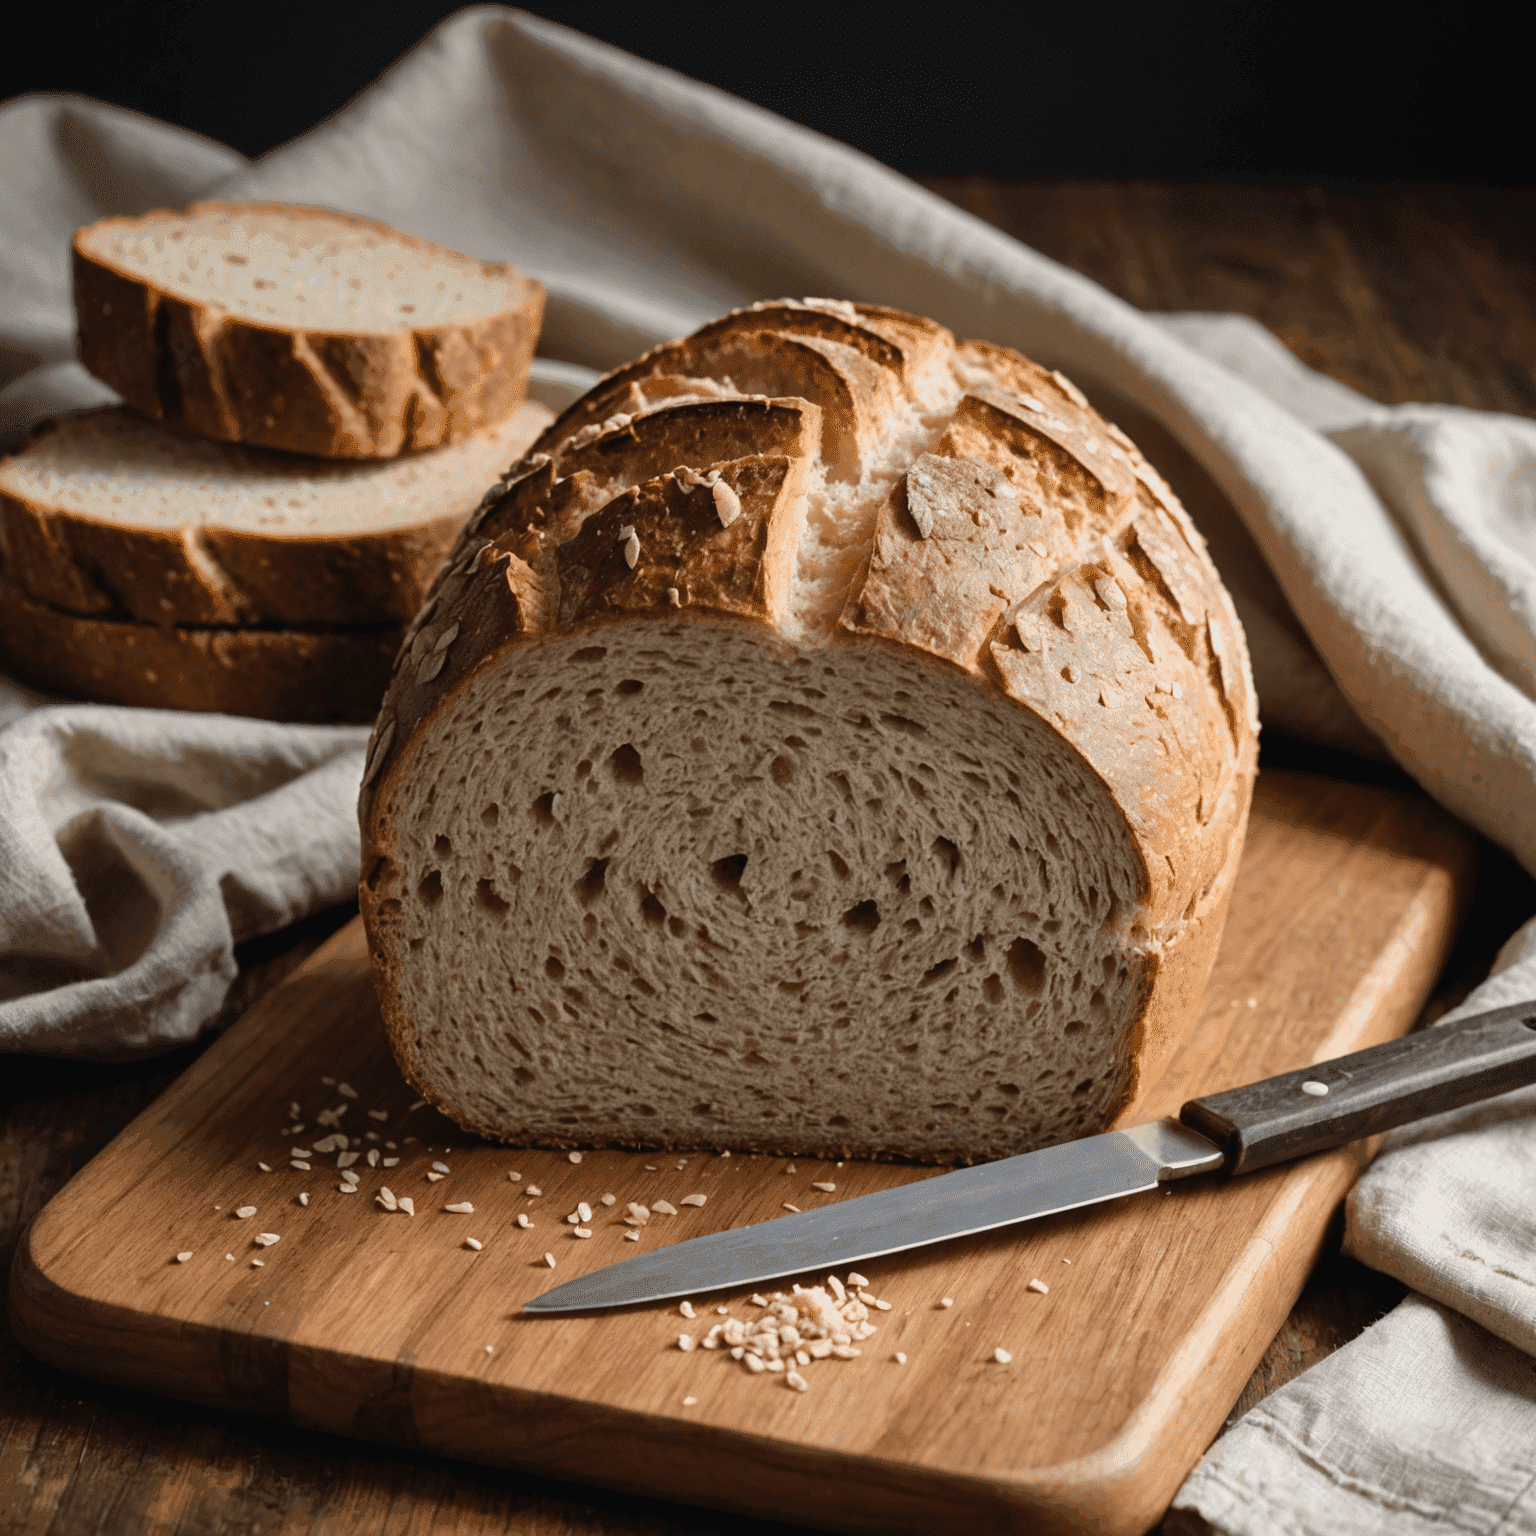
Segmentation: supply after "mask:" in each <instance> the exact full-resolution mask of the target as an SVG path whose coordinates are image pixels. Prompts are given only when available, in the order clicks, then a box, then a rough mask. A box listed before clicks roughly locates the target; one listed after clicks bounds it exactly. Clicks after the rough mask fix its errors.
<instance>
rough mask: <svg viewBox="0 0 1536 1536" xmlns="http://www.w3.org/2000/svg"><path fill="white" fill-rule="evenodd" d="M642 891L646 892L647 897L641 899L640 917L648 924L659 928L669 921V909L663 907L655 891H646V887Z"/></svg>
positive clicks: (642, 887)
mask: <svg viewBox="0 0 1536 1536" xmlns="http://www.w3.org/2000/svg"><path fill="white" fill-rule="evenodd" d="M640 889H641V890H643V891H645V895H643V896H642V897H641V898H640V915H641V917H643V918H644V919H645V920H646V922H648V923H653V924H655V926H656V927H658V928H659V927H660V926H661V925H662V924H663V923H664V922H666V920H667V909H666V908H665V907H664V906H662V904H661V902H660V900H659V899H658V898H657V895H656V892H655V891H649V890H645V887H644V886H641V887H640Z"/></svg>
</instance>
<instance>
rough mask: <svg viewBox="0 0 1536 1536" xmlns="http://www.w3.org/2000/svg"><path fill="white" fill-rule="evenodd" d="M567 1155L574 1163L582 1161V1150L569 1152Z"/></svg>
mask: <svg viewBox="0 0 1536 1536" xmlns="http://www.w3.org/2000/svg"><path fill="white" fill-rule="evenodd" d="M565 1155H566V1157H567V1159H568V1160H569V1161H571V1162H573V1163H579V1162H580V1161H581V1153H580V1152H567V1153H566V1154H565Z"/></svg>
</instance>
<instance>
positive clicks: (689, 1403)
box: [683, 1397, 698, 1408]
mask: <svg viewBox="0 0 1536 1536" xmlns="http://www.w3.org/2000/svg"><path fill="white" fill-rule="evenodd" d="M696 1402H698V1398H696V1397H685V1398H684V1399H683V1407H684V1408H692V1407H693V1405H694V1404H695V1403H696Z"/></svg>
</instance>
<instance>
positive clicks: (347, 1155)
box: [336, 1152, 363, 1168]
mask: <svg viewBox="0 0 1536 1536" xmlns="http://www.w3.org/2000/svg"><path fill="white" fill-rule="evenodd" d="M362 1155H363V1154H362V1153H361V1152H342V1153H340V1154H338V1156H337V1158H336V1166H337V1167H338V1168H350V1167H351V1166H352V1164H353V1163H355V1162H356V1161H357V1160H358V1158H360V1157H361V1156H362Z"/></svg>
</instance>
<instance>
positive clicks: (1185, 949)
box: [360, 301, 1257, 1161]
mask: <svg viewBox="0 0 1536 1536" xmlns="http://www.w3.org/2000/svg"><path fill="white" fill-rule="evenodd" d="M828 316H830V317H831V319H832V320H833V321H835V322H836V324H835V325H831V324H829V323H828V322H827V317H828ZM808 336H809V337H812V338H814V339H816V340H817V341H818V342H819V343H822V344H824V347H825V350H821V351H819V352H818V355H819V356H820V357H821V358H822V359H823V360H825V361H827V362H828V364H829V366H830V368H831V370H832V371H833V372H835V373H836V374H838V375H839V376H840V377H841V378H842V379H843V380H844V382H845V383H846V385H847V389H846V391H842V392H839V391H838V390H836V389H832V388H830V387H827V379H828V373H827V371H826V370H823V369H822V368H820V367H819V366H817V367H806V366H805V365H804V355H803V353H801V352H799V351H797V350H796V348H795V347H794V346H792V345H789V343H791V342H798V341H801V340H804V339H805V338H807V337H808ZM743 359H745V360H746V361H742V360H743ZM708 367H717V368H718V369H719V370H720V371H719V372H713V373H711V372H703V373H701V374H699V375H697V376H693V377H691V378H690V376H689V375H687V374H686V373H685V372H681V371H680V370H686V369H690V368H697V369H705V368H708ZM870 369H875V370H877V371H878V375H879V376H878V378H877V377H876V376H875V375H874V374H872V373H871V372H870V371H869V370H870ZM727 370H734V371H727ZM743 379H747V380H749V381H750V382H749V385H748V386H743V385H742V380H743ZM747 387H750V389H751V390H753V391H754V393H753V394H752V395H750V396H748V395H747V394H746V393H745V389H746V388H747ZM829 417H830V418H835V423H836V424H835V429H834V430H831V431H829V430H828V429H827V421H828V418H829ZM538 449H539V451H537V452H534V453H532V454H530V455H529V457H528V458H526V459H525V460H524V461H523V462H522V463H521V464H520V465H519V466H517V467H516V469H515V470H514V471H513V472H512V473H511V474H510V475H509V476H507V478H506V479H505V480H504V481H503V482H502V484H501V486H500V487H499V488H498V490H497V491H496V492H495V493H494V494H493V495H491V496H490V497H488V498H487V501H486V503H485V505H484V506H483V507H482V508H481V509H480V511H479V512H477V513H476V515H475V517H474V518H473V519H471V521H470V523H469V524H467V525H466V529H465V532H464V535H463V537H462V538H461V539H460V541H459V545H458V547H457V549H456V551H455V553H454V555H453V557H451V559H450V561H449V563H448V565H447V566H445V568H444V571H443V573H442V575H441V576H440V578H439V581H438V583H437V584H436V587H435V589H434V592H433V594H432V596H431V597H430V598H429V599H428V601H427V603H426V605H425V606H424V608H423V610H422V612H421V613H420V614H419V615H418V616H417V618H416V620H415V621H413V624H412V626H411V629H410V632H409V634H408V643H407V644H406V646H405V647H404V648H403V650H402V653H401V656H400V659H399V662H398V664H397V667H396V671H395V676H394V678H393V680H392V682H391V684H390V689H389V692H388V694H387V696H386V698H385V701H384V705H383V708H382V711H381V713H380V717H379V722H378V726H377V729H376V731H375V734H374V738H373V741H372V744H371V746H370V751H369V759H368V765H367V768H366V769H365V774H364V786H363V792H362V798H361V802H360V816H361V823H362V831H363V847H364V859H363V879H362V887H361V901H362V909H363V914H364V917H365V920H366V923H367V927H368V933H369V941H370V947H371V952H372V956H373V961H374V966H375V972H376V979H377V985H378V995H379V999H380V1003H381V1006H382V1008H383V1012H384V1017H385V1020H386V1022H387V1025H388V1028H389V1031H390V1035H391V1039H392V1041H393V1044H394V1048H395V1052H396V1054H397V1056H398V1058H399V1060H400V1063H401V1065H402V1067H403V1069H404V1071H405V1073H406V1075H407V1076H408V1077H409V1078H410V1079H411V1081H412V1082H414V1083H415V1084H416V1085H417V1086H418V1087H419V1088H420V1090H421V1091H422V1092H423V1093H425V1094H426V1095H427V1097H429V1098H430V1099H431V1100H432V1101H433V1102H435V1103H436V1104H438V1105H439V1106H440V1107H442V1108H443V1109H444V1110H446V1111H447V1112H448V1113H449V1114H451V1115H453V1116H454V1117H455V1118H456V1119H457V1120H458V1121H459V1122H460V1123H461V1124H462V1125H464V1126H465V1127H466V1128H469V1129H471V1130H474V1131H477V1132H480V1133H483V1134H487V1135H491V1136H497V1137H502V1138H505V1139H507V1140H512V1141H528V1142H535V1143H539V1144H545V1145H555V1146H565V1145H578V1144H585V1145H592V1144H615V1145H627V1146H651V1147H673V1148H692V1147H714V1148H726V1147H730V1148H746V1149H765V1150H776V1151H783V1152H788V1153H801V1154H807V1155H813V1154H828V1153H836V1154H837V1155H842V1156H846V1155H853V1156H861V1157H865V1156H867V1157H885V1156H901V1157H907V1158H915V1159H920V1160H926V1161H943V1160H948V1159H955V1158H962V1159H964V1158H985V1157H1000V1156H1005V1155H1008V1154H1011V1153H1016V1152H1021V1151H1025V1150H1027V1149H1029V1148H1031V1147H1036V1146H1040V1145H1043V1144H1046V1143H1050V1142H1056V1141H1060V1140H1063V1139H1066V1138H1069V1137H1073V1136H1077V1135H1081V1134H1084V1133H1086V1132H1092V1131H1097V1130H1102V1129H1104V1128H1105V1127H1106V1126H1108V1125H1110V1124H1112V1123H1113V1122H1115V1121H1116V1120H1117V1118H1121V1117H1124V1116H1125V1115H1127V1114H1129V1113H1131V1112H1132V1108H1133V1106H1134V1105H1135V1103H1136V1100H1137V1098H1138V1096H1139V1095H1140V1094H1141V1093H1142V1091H1143V1090H1144V1089H1145V1087H1147V1086H1148V1085H1149V1084H1150V1083H1151V1082H1152V1081H1154V1080H1155V1078H1156V1076H1157V1074H1158V1072H1159V1071H1160V1069H1161V1067H1162V1065H1163V1064H1164V1063H1165V1062H1166V1060H1167V1058H1168V1056H1169V1054H1170V1053H1171V1051H1172V1050H1173V1048H1174V1047H1175V1045H1176V1044H1177V1043H1178V1041H1179V1038H1180V1035H1181V1032H1182V1029H1183V1026H1184V1024H1185V1022H1186V1021H1187V1020H1188V1018H1189V1017H1190V1014H1191V1011H1192V1009H1193V1008H1194V1006H1195V1004H1196V1002H1197V1001H1198V999H1199V996H1200V993H1201V990H1202V989H1203V987H1204V985H1205V981H1206V978H1207V976H1208V974H1209V972H1210V969H1211V965H1212V963H1213V960H1214V957H1215V953H1216V947H1217V943H1218V940H1219V938H1220V934H1221V928H1222V923H1223V920H1224V915H1225V911H1226V906H1227V900H1228V897H1229V895H1230V892H1231V889H1232V882H1233V877H1234V874H1235V871H1236V869H1237V864H1238V859H1239V856H1240V852H1241V848H1242V841H1243V832H1244V828H1245V825H1246V819H1247V813H1248V805H1249V799H1250V795H1251V790H1252V782H1253V776H1254V772H1255V764H1256V757H1257V721H1256V718H1255V714H1254V694H1253V687H1252V682H1251V679H1250V676H1249V672H1248V664H1247V654H1246V648H1245V644H1244V639H1243V634H1242V630H1241V627H1240V626H1239V624H1238V622H1237V618H1236V615H1235V613H1234V611H1233V608H1232V605H1231V602H1230V600H1229V599H1228V597H1227V594H1226V593H1225V592H1224V591H1223V589H1222V587H1221V584H1220V581H1219V579H1218V577H1217V574H1216V571H1215V568H1214V567H1213V566H1212V564H1211V562H1210V560H1209V558H1208V556H1207V555H1206V553H1205V549H1204V545H1203V543H1202V541H1201V539H1200V537H1199V535H1198V534H1197V533H1196V531H1195V530H1194V528H1193V527H1192V525H1191V524H1190V522H1189V520H1188V518H1187V517H1186V515H1185V514H1184V512H1183V510H1182V509H1181V508H1180V507H1179V505H1178V503H1177V501H1176V500H1175V499H1174V497H1173V495H1172V494H1171V492H1170V491H1169V490H1168V488H1167V486H1166V485H1164V484H1163V482H1162V481H1161V479H1160V478H1159V477H1158V476H1157V474H1156V473H1155V472H1154V471H1153V470H1152V469H1151V468H1150V466H1148V465H1147V463H1146V462H1145V461H1144V460H1143V459H1142V457H1141V456H1140V455H1139V454H1138V453H1137V451H1136V450H1135V448H1134V446H1133V445H1132V444H1131V443H1130V442H1129V440H1128V439H1127V438H1125V436H1124V434H1123V433H1120V432H1119V431H1118V430H1117V429H1116V428H1114V427H1113V426H1111V425H1110V424H1109V423H1108V422H1106V421H1104V420H1103V419H1102V418H1101V417H1100V416H1098V414H1097V413H1096V412H1094V411H1093V409H1092V408H1091V407H1090V406H1089V404H1088V402H1087V401H1086V400H1085V399H1084V398H1083V396H1082V395H1081V394H1080V392H1079V391H1078V390H1077V389H1075V388H1074V386H1073V385H1072V384H1071V383H1070V382H1069V381H1068V380H1066V379H1065V378H1063V377H1062V376H1061V375H1060V374H1055V373H1051V372H1048V371H1046V370H1045V369H1042V368H1039V367H1037V366H1036V365H1035V364H1033V363H1031V362H1029V361H1028V360H1027V359H1026V358H1024V357H1022V356H1020V355H1019V354H1018V353H1015V352H1011V351H1008V350H1006V349H1002V348H997V347H991V346H986V345H982V344H973V343H967V344H963V345H962V344H957V343H956V342H955V341H954V338H953V337H951V336H950V335H949V333H948V332H945V331H943V330H942V328H940V327H937V326H935V325H933V324H932V323H931V322H929V321H924V320H921V319H919V318H917V317H910V316H900V315H894V314H893V313H892V312H891V311H889V310H883V309H872V308H869V307H866V306H855V305H837V304H830V303H820V304H815V303H804V304H799V305H797V304H794V303H791V302H788V301H785V302H781V303H778V304H774V305H766V306H759V307H758V308H756V309H752V310H745V311H741V312H739V313H737V314H735V315H732V316H728V317H726V319H725V320H723V321H721V322H717V323H715V324H714V325H711V326H708V327H706V328H705V329H704V331H702V332H700V333H699V335H698V336H696V337H693V338H689V339H688V340H686V341H684V342H680V343H674V344H672V345H671V346H669V347H666V348H662V349H659V350H658V351H657V352H656V353H653V354H650V355H649V357H648V358H643V359H640V360H639V362H637V363H636V364H634V365H631V366H630V367H628V368H625V369H621V370H620V371H619V372H618V373H616V374H615V375H613V376H611V377H610V378H609V379H607V380H605V381H602V382H601V383H599V384H598V385H597V386H596V387H595V388H594V389H593V391H592V392H591V395H590V396H589V397H588V398H587V399H586V400H584V401H579V402H577V403H576V404H575V405H574V406H572V407H571V408H570V409H569V410H568V411H567V412H566V413H565V414H564V415H563V416H562V417H561V418H560V419H559V420H558V421H557V422H556V423H555V425H554V426H553V427H551V428H550V429H549V430H548V431H547V432H546V433H545V434H544V436H543V437H542V438H541V440H540V444H539V445H538Z"/></svg>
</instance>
